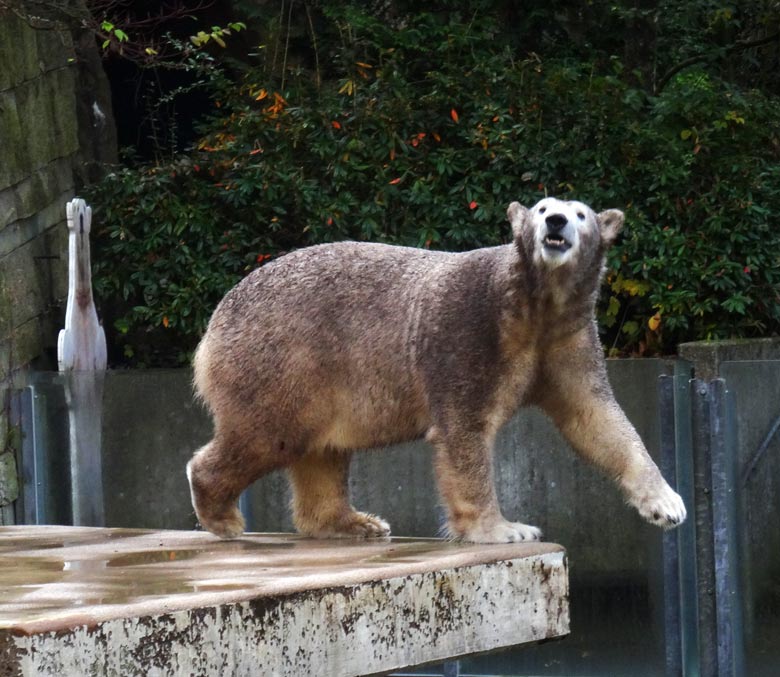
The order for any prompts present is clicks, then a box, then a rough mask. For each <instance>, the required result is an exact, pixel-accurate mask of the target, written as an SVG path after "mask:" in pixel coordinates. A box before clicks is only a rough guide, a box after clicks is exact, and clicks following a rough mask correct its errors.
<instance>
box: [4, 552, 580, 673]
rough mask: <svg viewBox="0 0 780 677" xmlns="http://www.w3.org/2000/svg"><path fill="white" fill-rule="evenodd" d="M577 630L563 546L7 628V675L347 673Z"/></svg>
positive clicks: (383, 669)
mask: <svg viewBox="0 0 780 677" xmlns="http://www.w3.org/2000/svg"><path fill="white" fill-rule="evenodd" d="M568 632H569V600H568V572H567V564H566V556H565V553H564V552H561V551H558V552H550V553H546V554H543V555H538V556H532V557H523V558H519V559H514V560H509V561H502V562H493V563H491V564H481V565H477V566H470V567H460V568H454V569H445V570H440V571H432V572H426V573H423V574H418V575H412V576H404V577H398V578H391V579H385V580H381V581H374V582H371V583H364V584H360V585H354V586H343V587H340V588H328V589H323V590H311V591H305V592H301V593H294V594H289V595H281V596H279V597H275V598H261V599H256V600H250V601H245V602H240V603H234V604H226V605H221V606H217V607H211V608H201V609H191V610H185V611H177V612H173V613H167V614H162V615H159V616H156V617H141V618H124V619H115V620H111V621H106V622H104V623H99V624H96V625H92V626H86V625H84V626H79V627H76V628H72V629H70V630H62V631H59V632H45V633H41V634H35V635H13V634H11V633H9V632H0V666H3V671H2V674H3V677H5V676H6V675H54V674H56V675H62V674H82V675H122V676H124V675H170V674H192V675H225V674H245V675H249V674H263V675H280V676H287V675H290V676H292V675H301V674H333V675H335V674H338V675H343V676H344V677H348V676H350V675H356V676H357V675H365V674H371V673H381V672H387V671H390V670H395V669H399V668H402V667H406V666H409V665H416V664H419V663H423V662H431V661H439V660H444V659H448V658H452V657H456V656H462V655H466V654H470V653H475V652H484V651H492V650H496V649H499V648H502V647H506V646H511V645H515V644H520V643H525V642H535V641H540V640H543V639H550V638H554V637H560V636H563V635H565V634H567V633H568ZM6 666H7V667H6ZM258 670H260V672H258Z"/></svg>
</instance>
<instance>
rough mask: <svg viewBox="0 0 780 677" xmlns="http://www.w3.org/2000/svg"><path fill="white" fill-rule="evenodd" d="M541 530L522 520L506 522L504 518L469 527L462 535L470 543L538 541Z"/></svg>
mask: <svg viewBox="0 0 780 677" xmlns="http://www.w3.org/2000/svg"><path fill="white" fill-rule="evenodd" d="M541 538H542V532H541V530H540V529H537V528H536V527H532V526H530V525H528V524H523V523H522V522H507V521H506V520H504V521H501V522H498V523H496V524H492V525H479V526H477V527H474V528H472V529H469V530H468V531H467V532H466V533H465V534H464V535H463V540H464V541H471V542H472V543H519V542H521V541H538V540H540V539H541Z"/></svg>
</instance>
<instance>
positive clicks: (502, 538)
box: [427, 428, 542, 543]
mask: <svg viewBox="0 0 780 677" xmlns="http://www.w3.org/2000/svg"><path fill="white" fill-rule="evenodd" d="M450 429H451V428H450ZM427 437H428V440H429V441H430V442H431V443H432V444H433V446H434V449H435V465H436V476H437V479H438V483H439V490H440V491H441V494H442V498H443V499H444V502H445V504H446V507H447V513H448V521H447V531H448V532H449V535H450V536H451V537H453V538H460V539H463V540H464V541H471V542H473V543H513V542H518V541H537V540H539V539H540V538H541V536H542V532H541V531H540V530H539V529H537V528H536V527H532V526H530V525H528V524H523V523H522V522H509V521H508V520H506V519H505V518H504V516H503V515H502V514H501V509H500V507H499V505H498V498H497V496H496V489H495V485H494V483H493V449H492V439H490V436H488V435H486V434H485V433H482V432H472V433H467V432H463V431H460V432H458V433H457V434H454V433H452V434H450V435H449V436H448V437H447V438H446V439H445V438H444V437H443V436H442V435H441V434H440V433H439V432H438V430H437V429H436V428H433V429H432V430H431V431H430V432H429V433H428V436H427Z"/></svg>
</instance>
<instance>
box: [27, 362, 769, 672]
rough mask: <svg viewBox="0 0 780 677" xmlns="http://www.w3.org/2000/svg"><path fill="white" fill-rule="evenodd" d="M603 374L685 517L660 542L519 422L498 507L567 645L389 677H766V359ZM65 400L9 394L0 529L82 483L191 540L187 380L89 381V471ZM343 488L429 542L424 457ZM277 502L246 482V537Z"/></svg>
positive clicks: (590, 474)
mask: <svg viewBox="0 0 780 677" xmlns="http://www.w3.org/2000/svg"><path fill="white" fill-rule="evenodd" d="M609 374H610V379H611V381H612V384H613V388H614V390H615V393H616V396H617V398H618V401H619V402H620V404H621V405H622V406H623V407H624V409H625V410H626V412H627V414H628V416H629V418H630V419H631V420H632V422H633V423H634V425H635V426H636V427H637V429H638V430H639V432H640V435H641V436H642V437H643V439H644V441H645V443H646V444H647V446H648V448H649V449H650V451H651V453H652V454H653V455H654V457H655V458H656V461H658V462H659V464H660V465H661V468H662V471H663V473H664V475H665V476H666V477H667V479H669V480H670V481H671V482H672V484H674V485H675V486H676V488H677V490H678V491H679V492H680V494H681V495H682V496H683V498H684V500H685V502H686V505H687V506H688V508H689V519H688V521H687V522H686V523H685V524H684V525H683V526H682V527H681V528H679V529H677V530H674V531H670V532H666V533H665V534H664V533H662V532H660V531H658V530H657V529H656V528H654V527H651V526H649V525H646V524H644V523H643V522H642V521H641V520H640V519H639V518H638V516H636V515H635V514H634V513H633V511H632V510H631V509H630V508H628V507H626V506H625V505H623V503H622V498H621V497H620V495H619V494H618V492H617V490H616V489H615V488H614V486H613V485H612V484H611V483H610V482H609V481H607V480H605V479H604V478H602V477H600V476H599V475H598V474H597V473H596V472H595V471H593V469H591V468H589V467H586V466H584V465H583V464H582V462H581V461H580V460H579V459H577V458H575V457H574V455H573V454H572V453H571V452H570V451H569V450H568V448H567V447H566V445H565V443H564V442H563V440H562V439H561V437H560V436H559V435H558V433H557V431H556V430H555V429H554V428H553V427H552V425H551V424H550V423H549V421H547V420H546V419H545V418H544V417H543V416H542V415H541V414H540V413H539V412H534V411H527V412H522V413H521V414H520V415H519V416H518V417H517V418H516V419H514V420H513V421H512V422H511V423H510V424H509V425H508V426H507V428H506V429H505V430H504V431H503V432H502V434H501V436H500V438H499V440H498V448H497V463H496V465H497V474H498V476H497V485H498V490H499V495H500V498H501V502H502V506H503V509H504V512H505V513H506V515H507V516H508V517H509V518H510V519H522V520H523V521H528V522H530V523H533V524H537V525H539V526H542V527H543V528H544V529H545V532H546V536H547V537H548V538H549V539H550V540H555V541H557V542H560V543H563V544H564V545H565V546H566V547H567V550H568V554H569V560H570V565H571V568H570V573H571V613H572V634H571V635H570V636H569V637H568V638H566V639H565V640H563V641H560V642H553V643H549V644H544V645H538V646H532V647H525V648H521V649H517V650H508V651H504V652H502V653H500V654H496V655H491V656H484V657H473V658H469V659H464V660H462V661H460V662H457V663H450V664H447V665H445V666H434V667H428V668H419V669H415V670H412V671H409V672H408V673H404V674H438V675H442V674H446V675H448V676H451V675H463V676H465V675H477V674H493V675H495V674H502V675H531V674H533V675H586V674H588V675H593V674H631V675H632V677H640V676H641V675H663V674H666V675H669V676H672V675H675V676H677V675H684V676H686V677H688V676H692V675H702V676H705V677H708V676H713V675H718V676H725V675H734V676H741V675H751V677H752V676H753V675H758V676H761V675H776V674H778V666H780V640H778V639H777V638H778V637H780V521H779V520H778V515H780V432H779V431H780V361H773V360H764V361H760V362H732V363H724V364H722V365H721V368H720V376H721V378H720V379H715V380H713V381H709V382H704V381H701V380H692V379H691V378H690V374H691V367H690V364H688V363H686V362H684V361H682V360H676V361H674V362H663V361H659V360H629V361H610V363H609ZM66 390H67V384H66V383H65V382H64V380H63V377H62V376H60V375H58V374H37V375H35V378H34V379H33V380H32V381H31V383H30V385H29V386H28V387H26V388H24V389H22V390H21V391H18V392H17V393H16V394H15V397H14V401H15V406H14V416H15V419H16V422H17V423H19V424H20V425H21V428H22V432H23V435H22V440H23V441H22V444H21V445H20V450H19V452H20V458H19V459H18V461H19V463H20V465H21V467H22V470H23V476H24V477H23V480H24V482H23V484H24V486H23V494H22V497H21V499H20V501H18V502H17V521H19V522H28V523H34V522H38V523H59V524H67V523H69V522H71V521H72V520H73V515H74V509H73V505H74V503H73V496H72V494H73V491H72V489H71V488H72V487H73V486H74V485H75V486H77V485H78V484H79V482H81V483H82V485H83V484H84V483H85V482H86V483H88V482H93V483H94V482H99V483H100V487H101V489H102V496H103V498H102V504H101V506H98V508H99V509H100V512H101V519H103V521H104V523H105V524H106V525H107V526H126V527H146V528H184V529H188V528H193V527H194V526H195V518H194V515H193V514H192V511H191V508H190V505H189V491H188V487H187V483H186V479H185V477H184V473H183V467H184V463H185V462H186V460H187V458H188V457H189V455H190V454H191V453H192V451H193V450H194V449H195V448H196V447H197V446H199V445H200V444H202V443H203V442H204V441H205V440H207V439H208V437H209V435H210V422H209V420H208V417H207V416H206V415H205V413H204V412H203V411H202V410H201V409H200V408H199V406H198V405H197V404H196V403H194V402H193V401H192V397H191V393H190V384H189V374H188V373H186V372H181V371H178V372H176V371H171V372H141V373H138V372H136V373H132V372H129V373H111V372H108V373H106V380H105V389H104V394H103V400H102V416H101V421H102V423H101V430H100V438H101V446H102V450H101V463H100V472H99V475H96V474H95V472H94V468H92V471H90V470H89V469H86V473H82V471H81V470H79V469H78V467H79V466H78V464H76V465H74V464H73V457H72V454H71V453H70V451H69V445H70V432H69V429H68V428H69V423H68V402H67V396H66ZM74 474H77V475H79V477H73V476H72V475H74ZM377 478H380V479H379V480H377ZM351 489H352V493H353V499H354V502H355V504H356V505H357V506H358V507H359V508H361V509H367V510H371V511H374V512H378V513H380V514H382V515H383V516H384V517H386V518H388V519H389V521H390V522H391V524H393V526H394V533H396V534H398V535H414V536H435V535H437V532H438V530H439V525H440V520H441V510H440V509H439V506H438V501H437V497H436V491H435V483H434V479H433V474H432V469H431V463H430V450H429V449H428V448H427V446H426V445H425V444H423V443H419V444H410V445H400V446H397V447H393V448H390V449H386V450H383V452H382V453H367V454H363V455H358V456H357V457H356V462H355V468H354V472H353V477H352V481H351ZM81 493H82V494H83V493H84V490H83V487H82V492H81ZM98 493H99V492H98ZM288 500H289V493H288V489H287V486H286V482H285V479H284V476H283V475H280V474H275V475H272V476H269V477H267V478H264V479H263V480H261V481H260V482H258V483H256V485H255V486H254V487H253V488H252V489H251V491H249V492H247V494H246V495H245V496H244V498H243V500H242V506H243V508H244V509H245V511H246V512H247V515H248V517H249V518H250V520H249V525H250V527H251V528H252V529H254V530H260V531H279V530H287V529H289V528H291V524H290V520H289V513H288V510H287V504H288Z"/></svg>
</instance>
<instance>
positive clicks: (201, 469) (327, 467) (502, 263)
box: [187, 198, 686, 543]
mask: <svg viewBox="0 0 780 677" xmlns="http://www.w3.org/2000/svg"><path fill="white" fill-rule="evenodd" d="M507 216H508V219H509V221H510V223H511V226H512V234H513V240H512V242H511V244H506V245H503V246H497V247H489V248H484V249H477V250H474V251H468V252H463V253H448V252H439V251H429V250H424V249H414V248H407V247H397V246H390V245H385V244H370V243H358V242H340V243H335V244H324V245H318V246H314V247H309V248H306V249H301V250H299V251H296V252H293V253H291V254H287V255H286V256H283V257H281V258H279V259H277V260H275V261H273V262H271V263H269V264H267V265H265V266H263V267H262V268H259V269H257V270H255V271H254V272H252V273H251V274H249V275H248V276H247V277H246V278H245V279H244V280H242V281H241V282H239V283H238V285H236V286H235V287H234V288H233V289H232V290H231V291H229V292H228V293H227V295H226V296H225V298H224V299H223V300H222V301H221V303H220V304H219V305H218V307H217V309H216V310H215V311H214V314H213V316H212V318H211V321H210V323H209V325H208V328H207V330H206V333H205V335H204V337H203V339H202V341H201V343H200V345H199V347H198V349H197V351H196V354H195V358H194V381H195V387H196V390H197V392H198V394H199V395H200V396H201V397H202V398H203V400H204V401H205V403H206V404H207V405H208V407H209V409H210V411H211V413H212V415H213V417H214V439H213V440H211V441H210V442H209V443H208V444H206V445H205V446H204V447H203V448H201V449H200V450H198V451H197V452H196V453H195V455H194V456H193V458H192V459H191V460H190V462H189V463H188V465H187V476H188V478H189V481H190V489H191V493H192V502H193V506H194V508H195V511H196V514H197V516H198V519H199V520H200V522H201V524H202V525H203V526H204V527H205V528H206V529H208V530H210V531H211V532H213V533H214V534H216V535H218V536H220V537H223V538H233V537H236V536H238V535H240V534H241V533H242V532H243V529H244V522H243V519H242V517H241V514H240V512H239V511H238V509H237V507H236V502H237V498H238V496H239V494H240V493H241V491H242V490H243V489H245V488H246V487H247V486H249V485H250V484H251V483H252V482H253V481H254V480H256V479H257V478H259V477H261V476H262V475H264V474H266V473H268V472H270V471H272V470H274V469H279V468H286V469H287V472H288V474H289V478H290V482H291V485H292V494H293V499H292V510H293V520H294V523H295V526H296V528H297V529H298V531H299V532H300V533H302V534H306V535H309V536H314V537H337V536H364V537H365V536H385V535H387V534H389V532H390V528H389V526H388V524H387V522H385V521H384V520H383V519H381V518H380V517H377V516H374V515H370V514H366V513H363V512H358V511H357V510H355V508H353V507H352V506H351V505H350V501H349V496H348V491H347V488H348V487H347V479H348V472H349V464H350V458H351V455H352V453H353V452H354V451H356V450H358V449H363V448H369V447H377V446H384V445H389V444H392V443H396V442H403V441H409V440H414V439H418V438H423V437H424V438H425V439H426V440H427V441H428V442H429V443H430V444H431V445H432V447H433V450H434V463H435V469H436V477H437V481H438V488H439V491H440V494H441V498H442V501H443V503H444V506H445V508H446V512H447V525H446V528H447V530H448V532H449V534H450V535H451V536H452V537H454V538H460V539H463V540H466V541H472V542H484V543H492V542H495V543H502V542H512V541H524V540H535V539H538V538H540V535H541V534H540V531H539V529H537V528H536V527H533V526H529V525H526V524H522V523H519V522H509V521H507V520H506V519H504V517H503V516H502V514H501V511H500V508H499V505H498V500H497V497H496V491H495V487H494V482H493V443H494V440H495V438H496V434H497V432H498V431H499V429H500V428H501V427H502V426H503V425H504V424H505V423H506V422H507V421H508V420H509V419H510V418H511V417H512V416H513V414H515V412H517V410H518V409H519V408H520V407H523V406H529V405H534V406H537V407H539V408H541V409H542V410H543V411H545V412H546V413H547V415H548V416H549V417H550V418H551V419H552V420H553V422H554V423H555V424H556V426H557V427H558V428H559V430H560V431H561V433H562V434H563V435H564V437H565V438H566V439H567V440H568V442H569V443H570V445H571V446H572V448H573V449H574V450H575V451H576V452H578V453H579V454H580V455H581V456H582V457H583V458H584V459H585V460H587V461H589V462H591V463H594V464H595V465H596V466H598V467H599V468H600V469H601V470H602V471H603V472H604V473H606V474H607V475H608V476H610V477H612V478H614V480H615V481H616V482H617V484H618V486H619V487H620V489H621V490H622V491H623V493H624V495H625V497H626V499H627V501H628V503H630V504H631V505H633V506H634V507H635V508H636V509H637V510H638V511H639V513H640V514H641V515H642V517H644V518H645V519H646V520H648V521H649V522H651V523H653V524H656V525H658V526H661V527H666V528H668V527H673V526H676V525H678V524H680V523H681V522H682V521H683V520H684V519H685V516H686V511H685V506H684V505H683V502H682V500H681V499H680V497H679V496H678V495H677V494H676V493H675V492H674V491H673V490H672V489H671V488H670V487H669V485H668V484H667V483H666V481H664V479H663V477H662V476H661V473H660V472H659V470H658V468H657V467H656V465H655V464H654V463H653V461H652V459H651V458H650V455H649V454H648V452H647V450H646V449H645V446H644V444H643V443H642V440H641V439H640V438H639V435H638V434H637V432H636V430H635V429H634V427H633V426H632V425H631V423H630V422H629V421H628V419H627V418H626V416H625V414H624V413H623V411H622V410H621V409H620V407H619V406H618V405H617V403H616V402H615V399H614V396H613V394H612V390H611V388H610V385H609V382H608V380H607V375H606V367H605V362H604V356H603V351H602V347H601V345H600V342H599V339H598V334H597V329H596V324H595V321H594V306H595V302H596V298H597V295H598V290H599V284H600V281H601V279H602V276H603V273H604V258H605V253H606V251H607V248H608V247H609V246H610V245H611V244H612V242H613V241H614V240H615V237H616V236H617V235H618V233H619V231H620V229H621V228H622V225H623V220H624V217H623V213H622V212H620V211H618V210H615V209H611V210H607V211H604V212H601V213H600V214H596V213H594V211H593V210H592V209H591V208H590V207H588V206H587V205H585V204H583V203H581V202H573V201H561V200H558V199H555V198H545V199H543V200H541V201H540V202H539V203H538V204H536V205H535V206H534V207H533V208H532V209H530V210H529V209H526V208H525V207H523V206H522V205H520V204H519V203H517V202H513V203H512V204H511V205H509V208H508V211H507ZM377 481H381V480H380V479H379V478H377Z"/></svg>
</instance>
